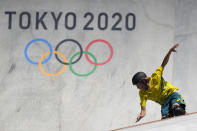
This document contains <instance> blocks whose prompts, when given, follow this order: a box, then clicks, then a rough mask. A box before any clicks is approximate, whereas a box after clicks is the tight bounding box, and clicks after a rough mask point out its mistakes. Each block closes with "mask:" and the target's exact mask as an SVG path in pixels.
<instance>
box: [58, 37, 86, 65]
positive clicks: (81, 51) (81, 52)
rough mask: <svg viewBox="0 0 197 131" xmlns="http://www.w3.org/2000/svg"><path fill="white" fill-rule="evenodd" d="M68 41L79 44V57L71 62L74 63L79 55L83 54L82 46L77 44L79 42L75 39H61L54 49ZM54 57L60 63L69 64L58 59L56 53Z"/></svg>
mask: <svg viewBox="0 0 197 131" xmlns="http://www.w3.org/2000/svg"><path fill="white" fill-rule="evenodd" d="M68 41H72V42H74V43H75V44H77V45H78V46H79V48H80V55H79V58H78V59H77V60H75V61H74V62H72V63H71V64H75V63H76V62H78V61H79V60H80V59H81V56H82V54H83V49H82V46H81V45H80V44H79V42H77V41H76V40H73V39H65V40H62V41H61V42H60V43H58V45H57V46H56V48H55V51H57V50H58V48H59V46H60V45H61V44H63V43H64V42H68ZM55 57H56V59H57V60H58V61H59V62H60V63H62V64H65V65H69V63H65V62H63V61H61V60H60V59H59V57H58V55H57V54H55ZM68 61H69V60H68Z"/></svg>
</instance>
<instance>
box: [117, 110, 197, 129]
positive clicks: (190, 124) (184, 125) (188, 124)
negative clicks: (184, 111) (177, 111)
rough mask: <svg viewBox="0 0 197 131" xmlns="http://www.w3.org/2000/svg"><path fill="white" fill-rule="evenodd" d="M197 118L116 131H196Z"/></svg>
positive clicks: (160, 122) (153, 123)
mask: <svg viewBox="0 0 197 131" xmlns="http://www.w3.org/2000/svg"><path fill="white" fill-rule="evenodd" d="M196 117H197V114H191V115H188V116H179V117H174V118H172V119H168V120H162V121H154V122H152V123H148V124H144V125H143V124H141V125H139V126H135V125H137V124H134V125H133V127H125V128H122V129H116V130H114V131H142V130H146V131H158V130H159V131H169V130H173V131H195V130H196V128H197V125H196V122H197V118H196Z"/></svg>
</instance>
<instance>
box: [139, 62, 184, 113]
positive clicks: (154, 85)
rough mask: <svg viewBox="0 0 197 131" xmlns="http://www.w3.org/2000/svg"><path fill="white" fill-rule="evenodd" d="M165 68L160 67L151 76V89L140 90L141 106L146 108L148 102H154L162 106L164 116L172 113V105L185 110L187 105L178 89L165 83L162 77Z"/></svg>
mask: <svg viewBox="0 0 197 131" xmlns="http://www.w3.org/2000/svg"><path fill="white" fill-rule="evenodd" d="M162 74H163V67H162V66H160V67H158V68H157V70H156V71H155V72H154V73H153V74H152V75H151V77H150V80H149V88H148V89H147V90H140V91H139V96H140V101H141V102H140V105H141V106H146V101H147V100H152V101H155V102H157V103H159V104H160V105H161V114H162V116H164V115H167V114H168V113H170V109H171V105H172V104H174V103H178V104H180V105H183V107H184V108H185V103H184V100H183V98H182V96H181V95H180V94H179V93H177V92H176V91H177V90H178V88H176V87H174V86H173V85H171V84H170V83H169V82H167V81H165V80H164V79H163V77H162Z"/></svg>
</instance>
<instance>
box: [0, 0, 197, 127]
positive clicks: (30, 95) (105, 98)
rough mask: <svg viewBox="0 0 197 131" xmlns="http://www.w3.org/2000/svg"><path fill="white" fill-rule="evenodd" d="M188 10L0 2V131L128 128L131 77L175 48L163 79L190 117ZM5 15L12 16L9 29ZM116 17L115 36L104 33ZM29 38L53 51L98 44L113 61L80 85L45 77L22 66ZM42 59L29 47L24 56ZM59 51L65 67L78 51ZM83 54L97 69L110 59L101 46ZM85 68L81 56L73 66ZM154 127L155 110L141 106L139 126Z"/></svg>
mask: <svg viewBox="0 0 197 131" xmlns="http://www.w3.org/2000/svg"><path fill="white" fill-rule="evenodd" d="M196 6H197V1H195V0H124V1H122V0H108V1H105V0H56V1H54V0H0V18H1V19H0V33H1V36H0V41H1V42H0V47H1V48H0V58H1V60H0V69H1V70H0V130H1V131H79V130H80V131H104V130H110V129H114V128H119V127H123V126H127V125H131V124H132V123H133V122H134V121H135V119H136V117H137V115H138V113H139V112H140V106H139V97H138V90H137V89H136V87H134V86H132V83H131V77H132V75H133V74H134V73H136V72H137V71H140V70H142V71H144V72H146V73H147V74H148V75H151V73H152V72H154V71H155V69H156V68H157V67H158V66H159V65H160V64H161V62H162V60H163V58H164V56H165V54H166V53H167V51H168V49H169V48H170V47H171V46H172V45H173V44H175V43H180V47H179V48H178V53H176V54H173V56H172V57H171V59H170V61H169V63H168V65H167V67H166V68H165V71H164V77H165V79H166V80H168V81H170V82H171V83H172V84H173V85H175V86H177V87H178V88H179V91H180V93H181V94H182V95H183V97H184V98H185V101H186V103H187V111H188V112H193V111H196V109H197V106H196V103H197V97H196V92H195V91H196V87H195V85H196V84H195V83H196V82H195V81H196V78H197V77H196V76H197V69H196V63H197V61H196V58H195V57H196V55H197V52H196V49H197V47H196V41H197V38H196V32H197V24H196V22H195V21H196V18H197V17H196V15H197V13H196V11H197V9H196ZM6 12H8V13H10V12H15V13H16V14H13V15H12V21H11V17H9V15H8V14H6ZM45 12H46V15H45V16H44V13H45ZM61 12H62V15H61V16H60V14H61ZM88 12H90V13H91V14H92V15H91V14H88V15H87V13H88ZM101 13H103V14H101ZM129 13H132V14H134V15H135V17H136V23H135V24H136V25H135V28H134V29H133V30H128V29H127V28H126V21H128V26H129V27H128V28H130V29H131V28H132V27H134V25H133V17H132V15H131V16H129V17H126V16H127V15H128V14H129ZM73 14H74V15H75V16H76V25H73V23H74V22H73V19H74V17H75V16H74V15H73ZM85 15H87V16H86V17H85ZM42 16H43V19H42ZM53 16H55V17H53ZM58 16H59V19H58ZM92 16H93V20H92V21H91V22H90V24H89V25H88V27H89V28H91V29H93V30H85V29H84V27H85V25H87V24H88V21H90V20H91V17H92ZM120 17H121V18H122V19H121V20H120V22H119V23H118V25H117V26H116V29H117V30H112V26H114V25H115V23H116V22H117V21H118V19H119V18H120ZM54 18H56V22H55V20H54ZM66 18H67V19H66ZM36 19H37V22H36ZM41 19H42V20H43V23H42V20H41ZM65 19H66V20H65ZM106 19H107V20H106ZM28 20H29V21H28ZM99 21H100V23H99ZM106 21H108V22H107V24H106V23H105V22H106ZM65 23H66V26H65ZM43 24H44V25H45V26H46V27H45V26H44V25H43ZM72 27H73V29H71V28H72ZM105 27H106V29H103V28H105ZM25 28H26V29H25ZM99 28H100V29H99ZM102 29H103V30H102ZM119 29H121V30H119ZM35 38H43V39H46V40H47V41H49V42H50V43H51V45H52V47H53V50H55V47H56V46H57V44H58V43H59V42H60V41H62V40H64V39H69V38H70V39H74V40H77V41H78V42H79V43H80V44H81V46H82V47H83V50H85V48H86V46H87V45H88V43H90V42H91V41H93V40H95V39H104V40H106V41H108V42H109V43H110V44H111V45H112V47H113V51H114V53H113V57H112V59H111V61H110V62H109V63H107V64H105V65H103V66H97V69H96V71H95V72H94V73H93V74H91V75H89V76H87V77H79V76H76V75H74V74H73V73H72V72H71V71H70V70H69V67H67V69H66V70H65V71H64V72H63V73H62V74H61V75H59V76H56V77H49V76H46V75H44V74H42V73H41V72H40V70H39V67H38V66H37V65H33V64H31V63H29V62H28V61H27V60H26V58H25V55H24V50H25V46H26V45H27V43H28V42H30V41H31V40H32V39H35ZM98 43H99V42H98ZM47 51H49V49H48V47H47V46H46V45H45V44H43V43H42V42H35V43H33V44H32V45H31V46H30V47H29V48H28V56H29V58H30V59H32V60H34V61H37V62H38V61H39V59H40V57H41V56H42V55H43V54H44V53H45V52H47ZM59 51H60V52H62V53H63V54H64V56H65V57H66V58H67V59H68V60H69V59H70V58H71V56H73V54H74V53H76V52H78V51H79V49H78V47H77V46H75V45H74V44H72V43H71V44H64V45H62V46H61V48H60V49H59ZM89 52H91V53H93V54H94V55H95V57H96V58H97V60H98V62H103V61H105V60H107V58H108V57H109V55H110V50H109V48H108V46H106V45H105V44H103V43H100V44H95V45H93V46H91V47H90V49H89ZM42 66H43V68H44V70H45V71H46V72H48V73H57V72H59V71H60V70H61V68H62V67H63V65H62V64H60V63H59V62H58V61H57V60H56V58H55V57H54V55H53V56H52V58H51V59H50V60H49V61H48V62H47V63H45V64H43V65H42ZM92 68H93V65H92V64H90V63H89V62H88V61H87V60H86V58H85V56H84V55H83V56H82V59H81V60H80V61H79V62H78V63H76V64H75V65H73V69H74V70H75V71H76V72H78V73H88V72H90V71H91V69H92ZM157 119H160V106H159V105H157V104H156V103H154V102H151V101H149V102H148V103H147V115H146V117H145V118H144V119H142V120H141V121H140V122H146V121H151V120H157Z"/></svg>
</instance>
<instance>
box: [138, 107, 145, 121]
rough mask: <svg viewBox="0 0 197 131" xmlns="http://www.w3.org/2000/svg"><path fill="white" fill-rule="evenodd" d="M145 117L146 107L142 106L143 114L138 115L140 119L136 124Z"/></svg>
mask: <svg viewBox="0 0 197 131" xmlns="http://www.w3.org/2000/svg"><path fill="white" fill-rule="evenodd" d="M145 115H146V107H145V106H141V113H140V114H139V115H138V117H137V119H136V122H138V121H139V120H141V119H142V118H143V117H144V116H145Z"/></svg>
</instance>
